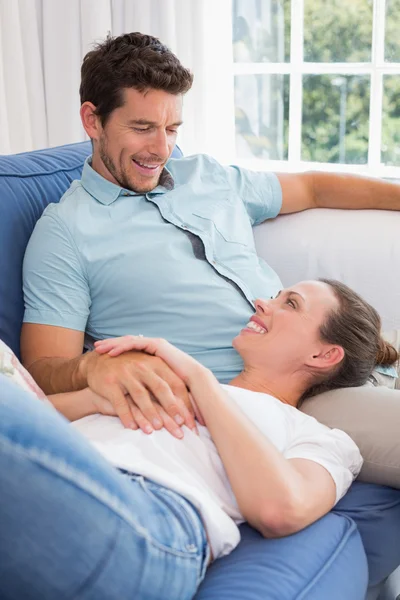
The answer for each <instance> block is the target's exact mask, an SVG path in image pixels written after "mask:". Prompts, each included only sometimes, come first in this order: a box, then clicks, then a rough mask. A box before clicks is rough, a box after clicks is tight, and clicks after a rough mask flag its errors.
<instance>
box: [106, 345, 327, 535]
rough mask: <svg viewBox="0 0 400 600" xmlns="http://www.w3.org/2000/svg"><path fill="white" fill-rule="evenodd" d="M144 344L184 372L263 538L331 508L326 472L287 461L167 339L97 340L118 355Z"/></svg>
mask: <svg viewBox="0 0 400 600" xmlns="http://www.w3.org/2000/svg"><path fill="white" fill-rule="evenodd" d="M133 347H134V348H135V349H138V350H139V349H140V350H144V351H146V352H149V353H151V354H156V355H157V356H159V357H160V358H162V359H163V360H165V361H166V362H167V363H168V364H169V366H170V367H171V368H172V369H173V370H174V371H175V372H176V373H177V375H178V376H179V377H181V378H182V379H183V380H184V382H185V383H186V385H187V386H188V388H189V389H190V392H191V394H192V397H193V399H194V401H195V403H196V405H197V407H198V409H199V411H200V413H201V414H202V416H203V419H204V421H205V423H206V425H207V427H208V429H209V431H210V433H211V436H212V439H213V441H214V443H215V445H216V447H217V449H218V452H219V454H220V457H221V460H222V462H223V464H224V467H225V470H226V472H227V475H228V478H229V481H230V484H231V486H232V489H233V492H234V494H235V496H236V499H237V502H238V506H239V509H240V511H241V513H242V514H243V516H244V518H245V519H246V520H247V521H248V522H249V523H250V524H251V525H253V527H255V528H256V529H258V530H259V531H260V532H261V533H262V534H263V535H264V536H265V537H280V536H283V535H289V534H291V533H295V532H296V531H298V530H300V529H302V528H304V527H306V526H307V525H309V524H310V523H312V522H314V521H316V520H317V519H318V518H320V517H321V516H323V515H324V514H325V513H327V512H328V511H329V510H330V509H331V508H332V506H333V505H334V504H335V500H336V486H335V483H334V481H333V479H332V477H331V475H330V474H329V473H328V471H327V470H326V469H325V468H324V467H322V466H321V465H319V464H317V463H314V462H312V461H310V460H305V459H291V460H288V459H286V458H285V457H284V456H282V454H281V453H280V452H279V451H278V450H277V449H276V448H275V446H274V445H273V444H272V443H271V442H270V441H269V440H268V439H267V438H266V437H265V436H264V435H263V434H262V433H261V432H260V430H259V429H258V428H257V427H256V426H255V425H254V424H253V423H252V422H251V421H250V420H249V419H248V418H247V417H246V416H245V415H244V414H243V412H242V411H241V410H240V409H239V408H238V407H237V406H236V405H235V403H233V402H231V401H229V399H228V398H227V395H226V394H225V392H224V390H223V389H222V388H221V386H220V384H219V383H218V381H217V380H216V378H215V377H214V375H213V374H212V373H211V372H210V371H209V370H208V369H206V368H204V367H203V366H202V365H200V364H199V363H197V361H195V360H194V359H193V358H191V357H190V356H188V355H187V354H185V353H183V352H181V351H180V350H178V349H177V348H175V347H173V346H171V344H169V343H168V342H166V341H165V340H155V339H149V338H138V337H132V336H126V337H125V338H120V339H118V338H116V339H114V340H105V341H103V342H99V343H98V344H97V345H96V349H97V350H98V351H100V352H110V354H111V355H113V356H115V355H117V354H119V353H121V352H124V351H126V350H127V349H132V348H133Z"/></svg>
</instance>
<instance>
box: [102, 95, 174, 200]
mask: <svg viewBox="0 0 400 600" xmlns="http://www.w3.org/2000/svg"><path fill="white" fill-rule="evenodd" d="M123 94H124V99H125V102H124V104H123V106H121V107H120V108H116V109H115V110H114V111H113V112H112V113H111V115H110V117H109V119H108V121H107V123H106V125H105V127H104V128H100V133H99V137H98V138H97V139H96V140H93V142H94V149H93V161H92V166H93V168H94V169H95V170H96V171H97V172H98V173H100V175H102V176H103V177H104V178H105V179H107V180H108V181H111V182H112V183H116V184H117V185H119V186H121V187H123V188H126V189H129V190H132V191H134V192H139V193H146V192H150V191H151V190H153V189H154V188H155V187H157V185H158V182H159V179H160V175H161V172H162V170H163V168H164V166H165V164H166V162H167V160H168V159H169V157H170V156H171V153H172V151H173V149H174V146H175V143H176V136H177V133H178V128H179V126H180V125H181V123H182V96H181V95H177V96H176V95H173V94H168V93H167V92H164V91H162V90H154V89H150V90H148V91H146V92H138V91H137V90H135V89H132V88H127V89H125V90H124V91H123Z"/></svg>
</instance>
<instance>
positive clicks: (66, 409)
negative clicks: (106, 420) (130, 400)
mask: <svg viewBox="0 0 400 600" xmlns="http://www.w3.org/2000/svg"><path fill="white" fill-rule="evenodd" d="M47 397H48V399H49V400H50V402H51V403H52V404H53V406H54V407H55V408H56V409H57V410H58V412H60V413H61V414H62V415H64V417H66V418H67V419H68V420H69V421H77V420H78V419H82V418H83V417H87V416H88V415H94V414H96V413H101V414H104V415H113V416H115V415H116V414H117V413H116V412H115V409H114V407H113V405H112V404H111V402H109V401H108V400H106V399H105V398H101V397H100V396H98V395H97V394H95V393H94V392H93V391H92V390H91V389H90V388H85V389H84V390H79V391H77V392H64V393H62V394H50V396H47Z"/></svg>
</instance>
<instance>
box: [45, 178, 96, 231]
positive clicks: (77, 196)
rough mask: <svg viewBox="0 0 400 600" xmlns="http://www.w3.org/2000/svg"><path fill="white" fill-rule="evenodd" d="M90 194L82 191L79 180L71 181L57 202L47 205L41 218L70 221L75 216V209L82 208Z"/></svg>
mask: <svg viewBox="0 0 400 600" xmlns="http://www.w3.org/2000/svg"><path fill="white" fill-rule="evenodd" d="M89 198H90V194H88V192H87V191H86V190H85V189H84V187H83V186H82V183H81V181H80V180H74V181H72V183H71V185H70V186H69V188H68V189H67V190H66V191H65V192H64V194H63V195H62V196H61V198H60V200H59V202H52V203H50V204H48V205H47V207H46V208H45V210H44V212H43V215H42V216H50V215H51V216H53V217H54V218H60V219H61V220H67V221H68V220H70V219H71V218H73V217H74V216H76V214H77V208H78V207H81V206H82V203H84V202H85V200H88V199H89Z"/></svg>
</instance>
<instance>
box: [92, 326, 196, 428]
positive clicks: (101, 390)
mask: <svg viewBox="0 0 400 600" xmlns="http://www.w3.org/2000/svg"><path fill="white" fill-rule="evenodd" d="M202 368H203V367H201V366H200V365H199V363H197V361H195V360H194V359H193V358H191V357H190V356H188V355H187V354H185V353H184V352H182V351H180V350H178V349H177V348H175V347H174V346H172V345H171V344H169V343H168V342H167V341H166V340H162V339H158V338H143V337H139V336H124V337H120V338H110V339H106V340H101V341H99V342H96V343H95V352H93V353H92V356H91V357H90V361H89V362H88V367H87V382H88V385H89V387H90V388H91V390H92V391H93V392H95V394H96V396H95V399H94V405H95V408H96V409H97V410H98V412H100V413H103V414H108V415H110V414H112V415H117V416H118V417H119V418H120V419H121V422H122V424H123V425H124V426H125V427H127V428H131V429H138V428H140V429H141V430H142V431H143V432H144V433H152V432H153V431H154V430H155V429H156V430H157V429H161V428H162V427H165V428H166V429H167V430H168V431H169V432H170V433H171V434H172V435H174V436H175V437H177V438H179V439H180V438H182V437H183V431H182V429H181V426H183V425H187V427H189V428H190V429H192V430H193V431H195V432H197V427H196V422H195V419H194V415H195V411H196V408H195V406H194V403H193V402H192V401H191V398H190V395H189V391H188V388H187V385H186V384H187V383H188V379H189V378H190V376H191V374H194V373H195V372H198V371H199V370H201V369H202ZM197 417H198V418H199V420H200V422H201V423H202V419H201V415H200V414H197Z"/></svg>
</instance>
